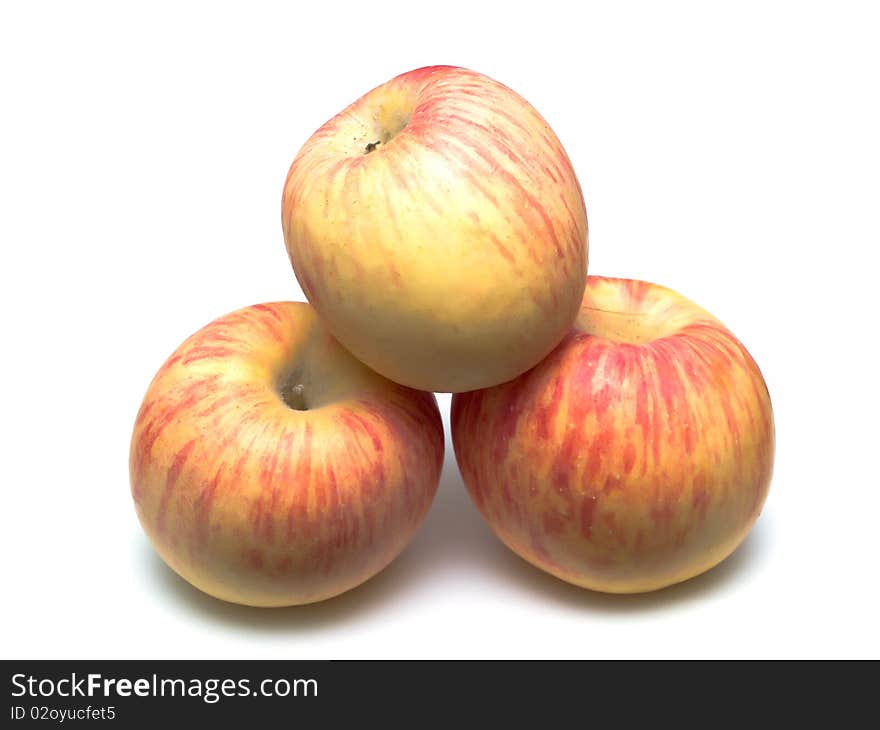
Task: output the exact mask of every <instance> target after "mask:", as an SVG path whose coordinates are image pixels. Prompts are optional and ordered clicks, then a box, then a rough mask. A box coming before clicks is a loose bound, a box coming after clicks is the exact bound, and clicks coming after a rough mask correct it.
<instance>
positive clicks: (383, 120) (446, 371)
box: [282, 66, 587, 392]
mask: <svg viewBox="0 0 880 730" xmlns="http://www.w3.org/2000/svg"><path fill="white" fill-rule="evenodd" d="M282 221H283V226H284V238H285V241H286V244H287V250H288V253H289V255H290V259H291V262H292V264H293V268H294V271H295V272H296V276H297V279H298V280H299V282H300V285H301V286H302V289H303V291H304V292H305V294H306V296H307V297H308V299H309V301H310V302H311V303H312V305H313V306H314V307H315V309H317V310H318V312H319V313H320V315H321V317H322V318H323V319H324V321H325V322H326V323H327V326H328V328H329V329H330V331H331V332H332V333H333V335H334V336H335V337H336V338H337V339H338V340H339V341H340V342H341V343H342V344H343V345H344V346H345V347H347V348H348V349H349V350H350V351H351V352H352V353H354V355H355V356H356V357H358V358H359V359H360V360H362V361H363V362H365V363H366V364H367V365H369V366H370V367H371V368H373V369H374V370H376V371H378V372H380V373H382V374H383V375H385V376H386V377H388V378H390V379H392V380H394V381H396V382H399V383H403V384H405V385H409V386H411V387H414V388H420V389H422V390H430V391H443V392H454V391H464V390H470V389H473V388H481V387H485V386H489V385H495V384H497V383H500V382H503V381H505V380H509V379H511V378H513V377H515V376H517V375H519V374H520V373H522V372H524V371H525V370H527V369H528V368H530V367H532V366H533V365H535V364H536V363H537V362H538V361H540V360H541V359H542V358H543V357H544V356H545V355H547V354H548V353H549V352H550V351H551V350H552V349H553V347H555V346H556V345H557V344H558V343H559V341H560V340H561V339H562V337H563V336H564V335H565V333H566V332H567V331H568V329H569V328H570V326H571V323H572V321H573V320H574V317H575V315H576V314H577V311H578V307H579V306H580V301H581V296H582V294H583V288H584V280H585V276H586V267H587V217H586V211H585V208H584V201H583V196H582V195H581V189H580V185H579V183H578V180H577V178H576V176H575V173H574V170H573V169H572V166H571V162H570V161H569V159H568V156H567V155H566V153H565V150H564V149H563V148H562V145H561V144H560V142H559V140H558V139H557V137H556V135H555V134H554V133H553V131H552V130H551V129H550V126H549V125H548V124H547V122H546V121H545V120H544V119H543V118H542V117H541V116H540V115H539V114H538V112H537V111H535V109H534V108H533V107H532V106H531V105H530V104H528V102H526V101H525V100H524V99H523V98H522V97H520V96H519V95H518V94H516V93H514V92H513V91H511V90H510V89H508V88H507V87H506V86H503V85H502V84H500V83H498V82H496V81H493V80H492V79H490V78H488V77H486V76H483V75H482V74H479V73H475V72H473V71H468V70H466V69H461V68H454V67H449V66H433V67H428V68H421V69H417V70H415V71H411V72H409V73H405V74H402V75H400V76H397V77H396V78H394V79H392V80H391V81H389V82H387V83H385V84H383V85H382V86H379V87H378V88H376V89H374V90H373V91H371V92H369V93H368V94H366V95H365V96H363V97H361V98H360V99H358V100H357V101H356V102H354V103H353V104H351V105H350V106H349V107H347V108H346V109H344V110H343V111H342V112H341V113H340V114H338V115H337V116H335V117H334V118H332V119H331V120H330V121H328V122H327V123H326V124H324V126H322V127H321V128H320V129H319V130H318V131H317V132H315V134H314V135H313V136H312V137H311V138H310V139H309V140H308V141H307V142H306V144H305V145H304V146H303V148H302V149H301V150H300V152H299V154H298V155H297V156H296V159H295V160H294V162H293V164H292V166H291V168H290V172H289V174H288V177H287V181H286V184H285V187H284V196H283V205H282Z"/></svg>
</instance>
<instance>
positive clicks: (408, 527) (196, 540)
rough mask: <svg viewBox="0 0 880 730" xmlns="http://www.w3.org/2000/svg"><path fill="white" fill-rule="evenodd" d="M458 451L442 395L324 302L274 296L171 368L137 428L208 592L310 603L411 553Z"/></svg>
mask: <svg viewBox="0 0 880 730" xmlns="http://www.w3.org/2000/svg"><path fill="white" fill-rule="evenodd" d="M443 448H444V438H443V426H442V423H441V420H440V414H439V411H438V409H437V403H436V400H435V399H434V396H433V395H432V394H430V393H423V392H420V391H416V390H411V389H409V388H407V387H404V386H401V385H398V384H396V383H392V382H391V381H390V380H386V379H385V378H383V377H381V376H380V375H378V374H376V373H374V372H373V371H371V370H370V369H369V368H367V367H366V366H365V365H363V364H362V363H360V362H359V361H357V360H356V359H355V358H353V357H352V356H351V355H350V354H349V353H348V352H347V351H346V350H345V349H344V348H342V347H341V346H340V345H339V343H337V342H336V341H335V340H334V339H333V337H332V336H331V335H330V334H329V333H328V332H327V330H326V328H325V327H324V326H323V325H322V324H321V322H320V320H319V319H318V318H317V316H316V315H315V312H314V310H313V309H312V308H311V307H310V306H309V305H308V304H305V303H294V302H281V303H273V304H258V305H255V306H252V307H248V308H245V309H241V310H239V311H236V312H233V313H231V314H228V315H226V316H224V317H221V318H219V319H217V320H215V321H214V322H212V323H211V324H209V325H207V326H206V327H204V328H203V329H201V330H200V331H198V332H197V333H196V334H194V335H193V336H191V337H190V338H189V339H187V340H186V341H185V342H184V343H183V344H182V345H181V346H180V347H179V348H178V349H177V350H176V351H175V352H174V354H173V355H172V356H171V357H170V358H169V359H168V360H167V361H166V362H165V364H164V365H163V366H162V367H161V369H160V370H159V372H158V373H157V375H156V377H155V378H154V380H153V382H152V384H151V385H150V387H149V390H148V391H147V394H146V396H145V398H144V401H143V405H142V406H141V408H140V412H139V413H138V416H137V421H136V423H135V427H134V434H133V436H132V441H131V454H130V469H131V492H132V496H133V497H134V503H135V507H136V509H137V514H138V517H139V518H140V521H141V524H142V525H143V528H144V530H145V531H146V533H147V535H148V536H149V538H150V540H151V541H152V543H153V546H154V547H155V549H156V550H157V552H158V553H159V555H160V556H161V557H162V559H163V560H164V561H165V562H166V563H167V564H168V565H169V566H170V567H171V568H173V569H174V570H175V571H176V572H177V573H179V574H180V575H181V576H182V577H183V578H185V579H186V580H187V581H189V582H190V583H192V584H193V585H194V586H196V587H197V588H199V589H201V590H202V591H204V592H206V593H209V594H210V595H212V596H215V597H217V598H220V599H223V600H225V601H231V602H233V603H242V604H247V605H251V606H287V605H294V604H302V603H310V602H314V601H320V600H323V599H325V598H329V597H331V596H335V595H337V594H339V593H342V592H343V591H346V590H348V589H350V588H353V587H354V586H356V585H358V584H360V583H362V582H363V581H365V580H367V579H368V578H370V577H371V576H373V575H375V574H376V573H378V572H379V571H380V570H382V568H384V567H385V566H386V565H388V563H389V562H391V561H392V560H393V559H394V558H395V556H397V555H398V554H399V553H400V552H401V550H403V548H404V547H405V546H406V544H407V543H408V542H409V540H410V539H411V538H412V536H413V534H414V533H415V531H416V529H417V528H418V526H419V524H420V523H421V521H422V519H423V518H424V516H425V514H426V513H427V511H428V508H429V507H430V504H431V501H432V499H433V496H434V492H435V491H436V489H437V484H438V481H439V478H440V469H441V466H442V463H443Z"/></svg>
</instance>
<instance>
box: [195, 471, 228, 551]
mask: <svg viewBox="0 0 880 730" xmlns="http://www.w3.org/2000/svg"><path fill="white" fill-rule="evenodd" d="M223 469H224V465H223V464H221V465H220V466H219V467H218V468H217V471H216V472H215V473H214V477H213V479H211V481H210V482H208V483H207V484H206V485H205V486H204V487H203V488H202V490H201V491H200V492H199V495H198V497H196V500H195V502H194V503H193V512H194V513H195V530H194V533H195V545H194V546H193V547H194V550H193V552H196V551H197V550H198V548H199V547H201V546H204V544H205V543H206V542H207V540H208V530H209V528H210V524H211V522H210V516H211V508H212V507H213V504H214V498H215V497H216V496H217V489H218V487H219V486H220V483H221V476H222V474H223Z"/></svg>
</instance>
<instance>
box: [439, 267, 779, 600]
mask: <svg viewBox="0 0 880 730" xmlns="http://www.w3.org/2000/svg"><path fill="white" fill-rule="evenodd" d="M451 420H452V438H453V444H454V447H455V454H456V458H457V460H458V464H459V468H460V470H461V473H462V476H463V478H464V481H465V484H466V485H467V489H468V491H469V492H470V495H471V497H472V498H473V501H474V502H475V504H476V506H477V507H478V509H479V510H480V512H481V513H482V515H483V516H484V518H485V519H486V520H487V522H488V523H489V525H490V526H491V527H492V529H493V530H494V532H495V533H496V534H497V535H498V537H499V538H500V539H501V540H502V541H503V542H504V543H505V544H506V545H507V546H508V547H509V548H510V549H511V550H513V551H514V552H515V553H517V554H518V555H520V556H521V557H523V558H524V559H525V560H527V561H529V562H530V563H532V564H533V565H536V566H537V567H539V568H542V569H543V570H545V571H547V572H549V573H551V574H553V575H555V576H557V577H559V578H561V579H563V580H565V581H568V582H570V583H573V584H575V585H578V586H582V587H584V588H590V589H593V590H597V591H605V592H610V593H635V592H641V591H651V590H655V589H658V588H663V587H665V586H669V585H671V584H674V583H678V582H680V581H683V580H687V579H688V578H691V577H693V576H695V575H698V574H699V573H702V572H704V571H706V570H708V569H710V568H712V567H713V566H714V565H716V564H717V563H719V562H720V561H721V560H723V559H724V558H725V557H727V556H728V555H730V554H731V553H732V552H733V551H734V550H735V549H736V547H737V546H738V545H739V544H740V543H741V542H742V540H743V539H744V538H745V536H746V535H747V534H748V532H749V530H750V529H751V528H752V525H753V524H754V522H755V520H756V519H757V517H758V515H759V513H760V511H761V507H762V505H763V504H764V500H765V498H766V497H767V491H768V488H769V485H770V477H771V473H772V470H773V455H774V425H773V411H772V408H771V404H770V397H769V394H768V392H767V386H766V384H765V383H764V379H763V377H762V376H761V372H760V370H759V369H758V366H757V365H756V364H755V362H754V360H753V359H752V358H751V356H750V355H749V353H748V352H747V351H746V349H745V347H743V345H742V344H740V342H739V341H738V340H737V339H736V338H735V337H734V336H733V334H731V332H730V331H729V330H728V329H726V328H725V327H724V325H722V324H721V323H720V322H719V321H718V320H717V319H715V318H714V317H713V316H712V315H710V314H708V313H707V312H706V311H704V310H703V309H701V308H700V307H698V306H697V305H696V304H694V303H693V302H691V301H689V300H688V299H686V298H685V297H683V296H681V295H680V294H677V293H676V292H674V291H672V290H670V289H667V288H665V287H662V286H658V285H655V284H649V283H647V282H643V281H632V280H625V279H613V278H602V277H598V276H591V277H589V278H588V280H587V286H586V290H585V292H584V298H583V304H582V305H581V309H580V312H579V314H578V316H577V319H576V320H575V324H574V326H573V327H572V329H571V331H570V332H569V334H568V336H567V337H566V338H565V339H564V340H563V342H562V343H560V345H559V346H558V347H557V348H556V349H555V350H554V351H553V353H552V354H551V355H550V356H549V357H548V358H547V359H545V360H544V361H543V362H541V363H540V364H539V365H538V366H536V367H535V368H533V369H532V370H530V371H529V372H527V373H525V374H524V375H522V376H521V377H519V378H517V379H516V380H514V381H512V382H509V383H505V384H503V385H499V386H497V387H493V388H487V389H484V390H479V391H476V392H472V393H463V394H457V395H455V396H454V397H453V400H452V416H451Z"/></svg>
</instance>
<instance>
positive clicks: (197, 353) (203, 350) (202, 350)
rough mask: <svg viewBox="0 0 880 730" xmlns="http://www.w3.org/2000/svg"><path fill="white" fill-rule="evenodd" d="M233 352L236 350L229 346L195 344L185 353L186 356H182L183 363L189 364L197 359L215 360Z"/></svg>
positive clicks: (236, 352) (235, 352)
mask: <svg viewBox="0 0 880 730" xmlns="http://www.w3.org/2000/svg"><path fill="white" fill-rule="evenodd" d="M235 354H238V351H237V350H233V349H232V348H229V347H219V346H218V347H211V346H197V347H194V348H192V349H191V350H190V351H189V352H188V353H187V354H186V357H184V358H183V364H184V365H190V364H192V363H194V362H197V361H199V360H208V359H210V360H217V359H222V358H226V357H229V356H230V355H235Z"/></svg>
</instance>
